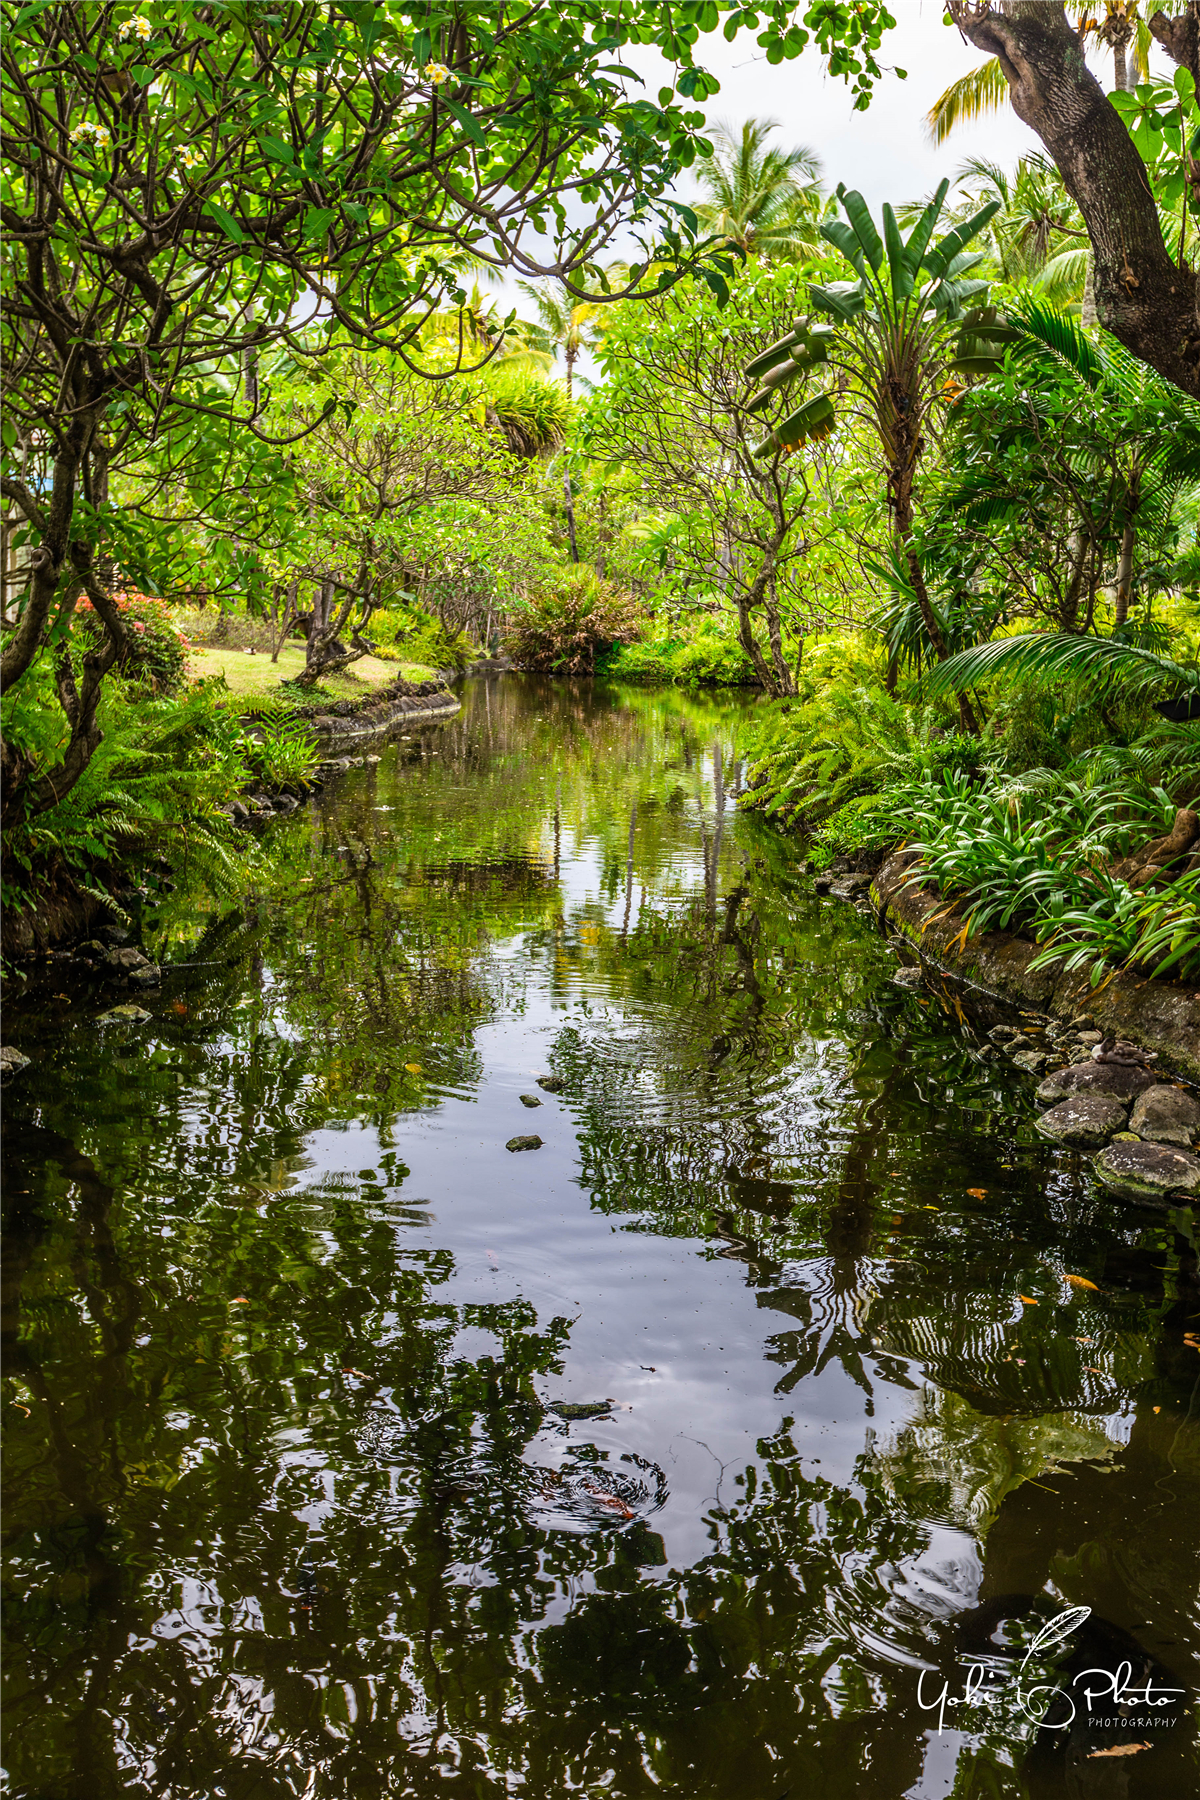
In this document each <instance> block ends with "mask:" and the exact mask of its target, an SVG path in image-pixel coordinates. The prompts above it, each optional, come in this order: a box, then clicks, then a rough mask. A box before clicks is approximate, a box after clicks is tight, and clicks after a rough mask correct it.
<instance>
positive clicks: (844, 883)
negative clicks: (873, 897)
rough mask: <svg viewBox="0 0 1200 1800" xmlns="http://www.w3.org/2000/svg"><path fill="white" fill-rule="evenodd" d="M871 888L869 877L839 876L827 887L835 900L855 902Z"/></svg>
mask: <svg viewBox="0 0 1200 1800" xmlns="http://www.w3.org/2000/svg"><path fill="white" fill-rule="evenodd" d="M870 886H871V877H870V876H869V875H840V876H839V877H838V879H837V880H836V881H833V882H831V883H830V885H829V892H830V893H831V894H832V895H833V897H834V899H835V900H856V899H857V898H858V896H859V895H860V894H865V893H866V892H867V890H868V889H869V888H870Z"/></svg>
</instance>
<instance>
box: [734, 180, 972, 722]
mask: <svg viewBox="0 0 1200 1800" xmlns="http://www.w3.org/2000/svg"><path fill="white" fill-rule="evenodd" d="M949 189H950V183H949V181H943V182H942V184H941V186H940V187H939V188H938V190H937V193H936V194H935V195H934V197H933V199H932V200H931V201H930V202H929V204H928V206H927V207H926V208H925V210H924V212H923V213H922V214H921V216H920V218H919V219H918V220H917V222H916V224H915V225H914V226H913V227H912V229H911V230H910V231H909V233H908V236H907V237H904V236H903V235H902V233H901V231H900V227H899V224H898V223H897V220H896V214H895V212H894V210H893V208H892V207H891V206H888V205H886V204H885V205H884V208H883V229H882V232H881V231H880V230H878V229H877V228H876V225H875V222H874V220H873V219H872V217H871V214H870V212H869V210H868V208H867V203H866V201H865V200H864V199H863V197H862V195H861V194H860V193H857V192H854V191H847V189H846V188H845V187H840V188H839V189H838V194H837V197H838V199H839V201H840V202H841V206H842V210H843V211H844V213H845V215H846V217H845V219H827V220H825V221H824V222H823V224H822V226H821V235H822V236H823V237H824V238H825V239H826V240H827V241H828V242H829V243H830V244H832V245H833V246H834V247H835V249H837V250H838V251H840V252H841V254H842V256H843V257H845V259H846V261H847V262H848V263H849V264H850V267H851V268H852V269H853V271H854V277H855V278H854V280H852V281H835V282H832V283H830V284H828V285H825V286H821V285H818V284H817V283H810V284H809V290H808V291H809V298H810V300H811V302H812V306H813V309H814V310H813V313H812V314H811V315H807V316H805V317H803V318H799V319H797V320H796V323H795V326H794V327H793V329H792V331H791V332H789V333H788V335H787V336H786V337H783V338H780V339H779V341H778V342H777V343H775V344H772V345H771V347H770V349H769V350H765V351H764V352H763V353H762V355H761V356H757V357H755V358H754V360H753V362H751V363H750V364H749V365H748V367H747V369H746V375H747V377H748V379H750V380H756V379H757V380H759V381H760V383H761V385H760V386H759V388H758V390H757V392H756V393H754V394H753V395H752V396H751V398H750V399H749V401H748V402H747V403H746V410H747V411H748V412H751V413H758V412H764V411H766V410H767V409H768V408H769V407H770V406H771V405H772V403H773V402H774V401H775V400H776V398H777V396H778V395H779V394H780V393H781V391H782V390H783V389H784V388H786V387H787V386H788V385H789V384H790V383H791V382H792V381H793V380H794V379H795V378H796V377H797V376H798V375H801V374H806V373H808V372H810V371H812V370H814V369H816V368H819V367H820V366H822V365H825V364H828V365H830V366H831V367H835V368H837V369H839V370H840V371H842V373H843V374H846V375H849V376H850V383H849V387H848V391H847V392H846V394H845V397H844V399H839V400H837V401H835V399H834V397H833V395H831V394H828V393H822V394H817V395H815V396H813V397H812V398H810V399H808V400H806V401H805V402H804V404H803V405H802V406H800V407H798V408H796V409H795V411H793V412H790V413H787V414H786V415H785V416H783V417H781V418H780V419H779V420H778V422H777V423H776V424H774V425H772V427H771V428H770V430H769V431H768V432H767V434H766V436H765V437H764V438H763V440H762V442H761V443H760V444H759V445H757V446H756V448H755V452H754V454H755V455H756V456H758V457H767V456H774V455H777V454H778V453H779V452H780V451H787V450H793V449H795V448H796V447H797V446H798V445H800V444H803V443H806V442H809V441H811V440H813V439H816V438H820V437H824V436H826V435H827V434H828V433H829V432H830V431H832V430H833V429H834V428H835V426H836V424H837V420H838V415H839V411H841V412H843V413H846V414H849V415H850V416H851V417H854V416H857V417H859V418H861V419H863V420H864V421H865V422H866V423H867V424H868V426H869V427H870V428H871V430H872V433H873V435H874V437H875V439H876V441H877V443H878V445H879V451H880V457H881V460H882V462H883V464H884V471H885V474H886V478H887V500H888V511H889V514H890V517H891V522H892V531H893V536H894V540H895V546H896V550H897V554H898V555H899V557H900V558H901V560H902V561H903V563H904V565H905V566H906V568H907V569H908V572H909V578H910V581H911V584H912V589H913V593H914V594H915V596H916V599H917V604H918V606H919V607H920V611H921V617H922V619H923V621H924V625H925V630H926V632H927V633H928V637H929V643H930V647H931V648H932V650H933V653H934V655H935V657H936V658H937V659H938V660H939V661H941V660H943V659H944V658H945V657H946V656H947V655H948V654H949V646H948V644H947V642H946V637H945V633H944V632H943V630H942V627H941V623H940V621H939V619H938V617H937V614H936V612H935V610H934V608H933V606H932V604H931V602H930V599H929V595H928V592H927V591H926V587H925V580H924V577H923V575H922V572H921V566H920V562H919V560H918V558H917V554H916V551H915V549H914V547H913V543H912V528H913V486H914V481H915V477H916V471H917V464H918V462H919V460H920V457H921V453H922V451H923V450H924V448H925V443H926V438H927V436H928V432H929V429H930V426H931V424H932V419H933V415H934V413H935V411H936V409H937V408H938V407H939V406H940V405H941V404H942V403H943V402H944V401H945V400H946V398H947V397H948V395H949V394H952V393H953V392H954V391H955V381H954V375H955V369H956V363H957V359H958V357H959V355H960V350H961V352H962V353H963V354H966V353H967V351H969V350H972V349H975V348H977V343H976V337H972V336H967V337H966V338H965V340H964V342H963V343H962V344H961V345H960V339H962V338H963V329H962V328H963V324H964V309H965V308H967V307H968V306H969V305H970V304H971V303H972V302H978V301H980V300H981V299H982V296H983V295H984V294H985V293H986V291H987V286H988V284H987V282H986V281H985V280H983V279H982V277H980V276H979V275H977V274H976V273H975V271H976V270H977V268H978V267H979V265H980V263H981V262H982V261H983V256H982V254H981V253H979V252H970V251H968V249H967V246H968V245H969V244H970V242H971V240H972V239H973V238H974V237H976V236H977V235H978V234H979V232H981V231H982V230H983V228H984V226H985V225H986V224H987V222H988V220H989V219H990V218H992V216H993V214H994V213H995V212H996V211H997V210H998V208H999V205H1000V202H999V201H998V200H991V201H989V202H988V204H987V205H986V206H982V207H980V209H979V211H978V212H976V213H974V214H973V215H972V216H971V217H970V218H969V219H967V220H965V221H964V222H963V223H962V224H961V225H957V226H955V227H954V229H953V230H952V231H948V232H947V233H946V234H945V236H943V237H941V238H939V239H938V241H937V242H936V243H935V242H934V233H935V231H936V229H937V223H938V219H939V218H940V217H941V213H942V209H943V207H944V205H945V201H946V195H947V193H948V192H949ZM989 329H994V330H996V331H1002V330H1003V329H1004V327H1003V326H1002V325H1001V324H1000V323H999V322H998V321H996V322H995V323H994V325H993V324H992V323H991V322H989ZM988 342H989V343H990V342H991V340H990V339H989V340H988ZM960 704H961V707H962V711H963V723H964V726H966V727H967V729H971V730H973V729H974V728H975V725H974V717H973V715H972V714H971V709H970V703H969V701H968V700H967V699H966V696H965V695H964V696H963V697H962V699H961V702H960ZM968 721H969V723H968Z"/></svg>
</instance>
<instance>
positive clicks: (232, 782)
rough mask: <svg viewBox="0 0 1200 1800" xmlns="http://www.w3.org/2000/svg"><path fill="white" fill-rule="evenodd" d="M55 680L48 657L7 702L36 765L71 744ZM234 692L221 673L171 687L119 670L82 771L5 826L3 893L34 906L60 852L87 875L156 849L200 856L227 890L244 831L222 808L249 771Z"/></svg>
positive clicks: (204, 869) (197, 860)
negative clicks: (166, 692) (176, 689)
mask: <svg viewBox="0 0 1200 1800" xmlns="http://www.w3.org/2000/svg"><path fill="white" fill-rule="evenodd" d="M52 679H53V677H52V673H51V670H50V667H49V664H48V662H47V660H46V659H45V658H42V659H40V661H39V663H38V664H37V665H35V667H34V669H33V670H32V671H31V673H30V676H27V677H26V678H25V680H23V681H22V682H20V683H18V684H17V685H16V686H15V687H14V688H13V689H12V690H11V691H10V693H9V694H7V695H6V696H5V699H4V704H3V726H4V731H5V733H6V736H7V737H8V739H9V741H10V743H11V744H12V745H13V746H14V747H18V748H20V749H22V750H24V751H26V752H27V753H28V754H29V755H31V756H32V758H33V760H34V766H35V771H36V772H37V773H48V772H50V771H52V770H53V768H54V766H55V764H56V763H57V762H58V761H59V759H60V757H61V754H62V750H63V748H64V747H65V732H64V731H63V715H62V712H61V710H60V709H59V708H58V707H56V706H54V705H52V704H51V701H50V683H51V681H52ZM224 693H225V690H224V686H223V684H222V683H219V682H215V681H209V682H201V683H197V684H196V685H195V686H194V687H192V688H189V689H188V690H187V691H186V693H184V694H183V695H181V696H179V697H173V698H163V697H161V696H156V695H151V694H148V693H147V692H146V691H145V688H144V686H143V685H142V684H141V683H138V682H131V681H129V680H128V679H126V680H121V679H120V678H117V677H110V678H109V679H108V681H107V682H106V683H105V689H104V693H103V696H102V698H101V702H100V713H99V718H100V724H101V727H102V729H103V732H104V736H103V739H102V740H101V743H100V746H99V748H98V749H97V750H96V752H95V754H94V755H93V757H92V759H91V761H90V763H89V764H88V766H87V768H86V769H85V770H84V772H83V775H82V776H81V777H80V779H79V781H77V782H76V784H75V786H74V787H72V788H71V789H69V791H68V792H67V793H66V794H65V795H64V796H63V798H62V800H61V801H59V803H58V804H57V805H56V806H53V807H51V808H50V809H49V810H48V811H46V812H43V813H40V814H38V815H37V816H36V817H34V818H31V819H28V820H19V821H17V822H16V823H15V824H14V825H13V826H12V827H11V828H10V830H9V832H8V834H7V842H6V850H7V856H6V861H5V876H4V890H3V900H4V904H5V905H6V906H9V905H13V906H17V907H20V906H23V905H25V904H26V903H27V902H28V900H29V898H30V891H31V888H32V887H33V885H34V884H35V883H36V881H37V880H38V879H39V876H40V874H41V873H42V872H43V871H44V870H45V869H46V868H48V867H49V866H50V865H51V864H52V863H53V862H55V861H58V862H60V863H65V864H66V865H67V866H68V867H69V868H70V869H71V870H72V872H73V873H74V875H75V877H76V879H77V881H78V882H79V884H80V885H81V886H86V884H87V882H88V881H89V880H94V879H96V874H97V871H98V870H102V869H103V868H105V867H108V866H110V865H119V864H120V863H121V862H122V860H124V859H127V858H128V857H130V856H134V855H136V856H137V857H138V858H139V859H143V858H144V857H145V856H146V855H147V854H155V855H159V856H165V857H166V858H168V859H169V860H170V861H172V862H174V863H179V862H184V863H187V864H189V865H190V866H191V867H192V868H193V869H195V868H197V867H198V869H199V871H200V873H201V874H202V875H203V876H204V878H205V879H206V880H207V881H208V882H209V884H210V886H212V887H213V888H215V889H217V890H218V891H219V890H221V889H222V888H224V887H226V886H227V885H229V883H230V881H231V878H232V874H233V869H234V864H233V860H232V857H231V853H230V852H231V846H232V844H233V843H234V842H235V839H234V835H233V828H232V826H231V825H230V823H229V821H228V820H227V819H226V818H225V817H224V816H223V814H222V813H221V812H220V811H219V808H220V807H221V806H222V805H223V804H224V803H225V802H227V801H228V800H230V799H231V798H232V797H233V796H234V795H235V794H236V792H237V790H238V788H239V787H240V786H242V785H243V783H244V782H245V781H246V779H247V776H248V770H247V767H246V765H245V763H244V761H243V759H242V757H241V754H240V750H239V745H238V724H237V721H236V719H234V717H233V716H232V714H231V713H230V712H229V710H228V708H227V707H226V706H225V705H224V704H223V703H222V702H223V699H224ZM89 891H93V890H89Z"/></svg>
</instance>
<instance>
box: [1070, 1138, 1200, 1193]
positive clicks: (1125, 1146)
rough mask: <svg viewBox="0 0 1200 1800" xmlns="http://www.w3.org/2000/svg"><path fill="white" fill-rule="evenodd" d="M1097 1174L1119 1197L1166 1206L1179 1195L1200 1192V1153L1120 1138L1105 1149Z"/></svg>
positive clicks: (1166, 1145) (1095, 1166)
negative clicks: (1191, 1153)
mask: <svg viewBox="0 0 1200 1800" xmlns="http://www.w3.org/2000/svg"><path fill="white" fill-rule="evenodd" d="M1093 1166H1094V1168H1095V1170H1096V1174H1097V1176H1098V1177H1099V1179H1100V1181H1101V1182H1102V1183H1103V1184H1104V1186H1105V1187H1106V1188H1107V1189H1108V1191H1109V1193H1110V1194H1115V1195H1116V1196H1117V1198H1118V1199H1120V1200H1140V1201H1143V1202H1145V1203H1148V1204H1149V1205H1151V1206H1155V1205H1158V1206H1167V1205H1169V1204H1170V1203H1171V1201H1172V1200H1173V1199H1175V1198H1176V1197H1179V1198H1182V1197H1183V1196H1184V1195H1187V1194H1195V1193H1197V1192H1200V1156H1190V1155H1189V1154H1188V1152H1187V1151H1186V1150H1176V1149H1175V1148H1174V1146H1173V1145H1169V1144H1147V1143H1143V1142H1142V1141H1141V1140H1140V1139H1118V1140H1117V1141H1115V1142H1113V1143H1111V1144H1109V1145H1108V1146H1107V1148H1106V1149H1104V1150H1102V1151H1101V1152H1100V1154H1099V1156H1098V1157H1097V1158H1096V1160H1095V1163H1094V1165H1093Z"/></svg>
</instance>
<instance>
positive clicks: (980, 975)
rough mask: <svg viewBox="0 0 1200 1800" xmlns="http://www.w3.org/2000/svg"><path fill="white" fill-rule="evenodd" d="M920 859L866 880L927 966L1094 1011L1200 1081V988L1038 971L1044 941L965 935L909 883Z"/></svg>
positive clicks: (983, 986) (935, 901) (999, 995)
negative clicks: (1099, 981) (1036, 962)
mask: <svg viewBox="0 0 1200 1800" xmlns="http://www.w3.org/2000/svg"><path fill="white" fill-rule="evenodd" d="M917 860H918V859H917V858H916V856H915V854H914V853H913V852H911V851H903V850H902V851H899V852H897V853H896V854H895V855H894V856H892V857H890V858H889V859H888V860H887V861H886V862H885V863H884V864H883V867H882V868H881V869H879V870H878V872H877V873H876V874H875V876H874V880H873V881H871V882H869V883H868V884H865V885H869V887H870V892H871V897H872V899H873V900H874V902H875V906H876V910H877V911H878V912H879V914H880V915H881V916H882V917H883V918H885V919H886V920H887V921H888V922H889V923H891V924H892V925H893V926H894V928H895V929H896V931H897V932H899V933H900V934H901V935H902V936H903V937H904V938H906V939H907V940H908V941H909V942H910V943H911V945H912V946H913V948H914V949H915V950H916V951H917V952H918V954H919V956H920V958H921V961H922V962H923V963H926V964H930V965H932V966H934V967H936V968H937V969H939V970H940V971H941V972H942V973H944V974H946V975H948V976H952V977H955V978H957V979H959V980H961V981H963V982H965V983H966V984H967V985H968V986H969V987H973V988H978V989H980V990H982V991H983V992H984V993H986V994H991V995H992V996H994V997H995V998H996V999H999V1000H1004V1001H1007V1002H1008V1004H1009V1005H1011V1006H1019V1007H1032V1008H1034V1009H1035V1010H1036V1011H1038V1012H1042V1013H1047V1014H1049V1015H1051V1016H1053V1017H1056V1018H1066V1019H1070V1018H1074V1017H1077V1016H1078V1014H1080V1013H1082V1012H1089V1013H1092V1014H1094V1015H1095V1018H1096V1023H1097V1025H1099V1026H1100V1027H1101V1029H1102V1030H1103V1031H1105V1032H1108V1033H1111V1034H1112V1035H1113V1036H1114V1037H1123V1038H1130V1039H1132V1040H1133V1041H1135V1042H1136V1043H1138V1044H1141V1045H1143V1046H1144V1047H1145V1049H1147V1050H1150V1051H1153V1052H1155V1053H1156V1055H1157V1057H1158V1060H1159V1062H1160V1063H1161V1064H1162V1065H1163V1066H1164V1067H1165V1068H1171V1069H1174V1070H1176V1071H1177V1072H1178V1073H1179V1074H1181V1075H1186V1076H1188V1077H1189V1078H1190V1079H1191V1080H1193V1081H1200V993H1197V992H1196V991H1195V989H1194V988H1193V987H1192V986H1191V985H1190V984H1187V983H1184V982H1177V981H1151V980H1150V979H1149V978H1148V977H1147V976H1145V975H1139V974H1137V973H1136V972H1135V971H1134V970H1131V969H1118V970H1116V971H1115V973H1114V974H1112V975H1110V976H1109V977H1107V978H1106V979H1105V981H1104V982H1103V983H1102V984H1100V985H1099V986H1098V987H1096V988H1094V989H1093V987H1092V985H1091V982H1090V980H1089V977H1088V973H1087V971H1086V970H1077V971H1075V972H1073V973H1070V974H1067V973H1064V971H1063V970H1062V968H1061V966H1051V967H1049V968H1042V969H1034V968H1032V967H1031V966H1030V965H1031V964H1032V963H1033V962H1034V960H1035V958H1036V957H1037V956H1038V954H1039V950H1040V946H1039V945H1037V944H1034V943H1032V942H1031V941H1030V939H1029V938H1025V937H1020V936H1018V935H1017V933H1015V932H1009V931H988V932H981V933H980V934H979V936H978V937H965V936H964V930H963V928H964V926H965V923H966V921H965V919H964V918H963V916H962V914H961V912H960V911H959V910H958V908H956V907H948V906H947V903H946V897H945V895H944V894H941V893H938V892H936V891H935V890H934V889H933V888H932V887H930V886H927V885H923V884H921V883H918V882H912V881H911V880H910V877H911V875H912V873H913V870H914V866H915V864H916V862H917Z"/></svg>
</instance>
